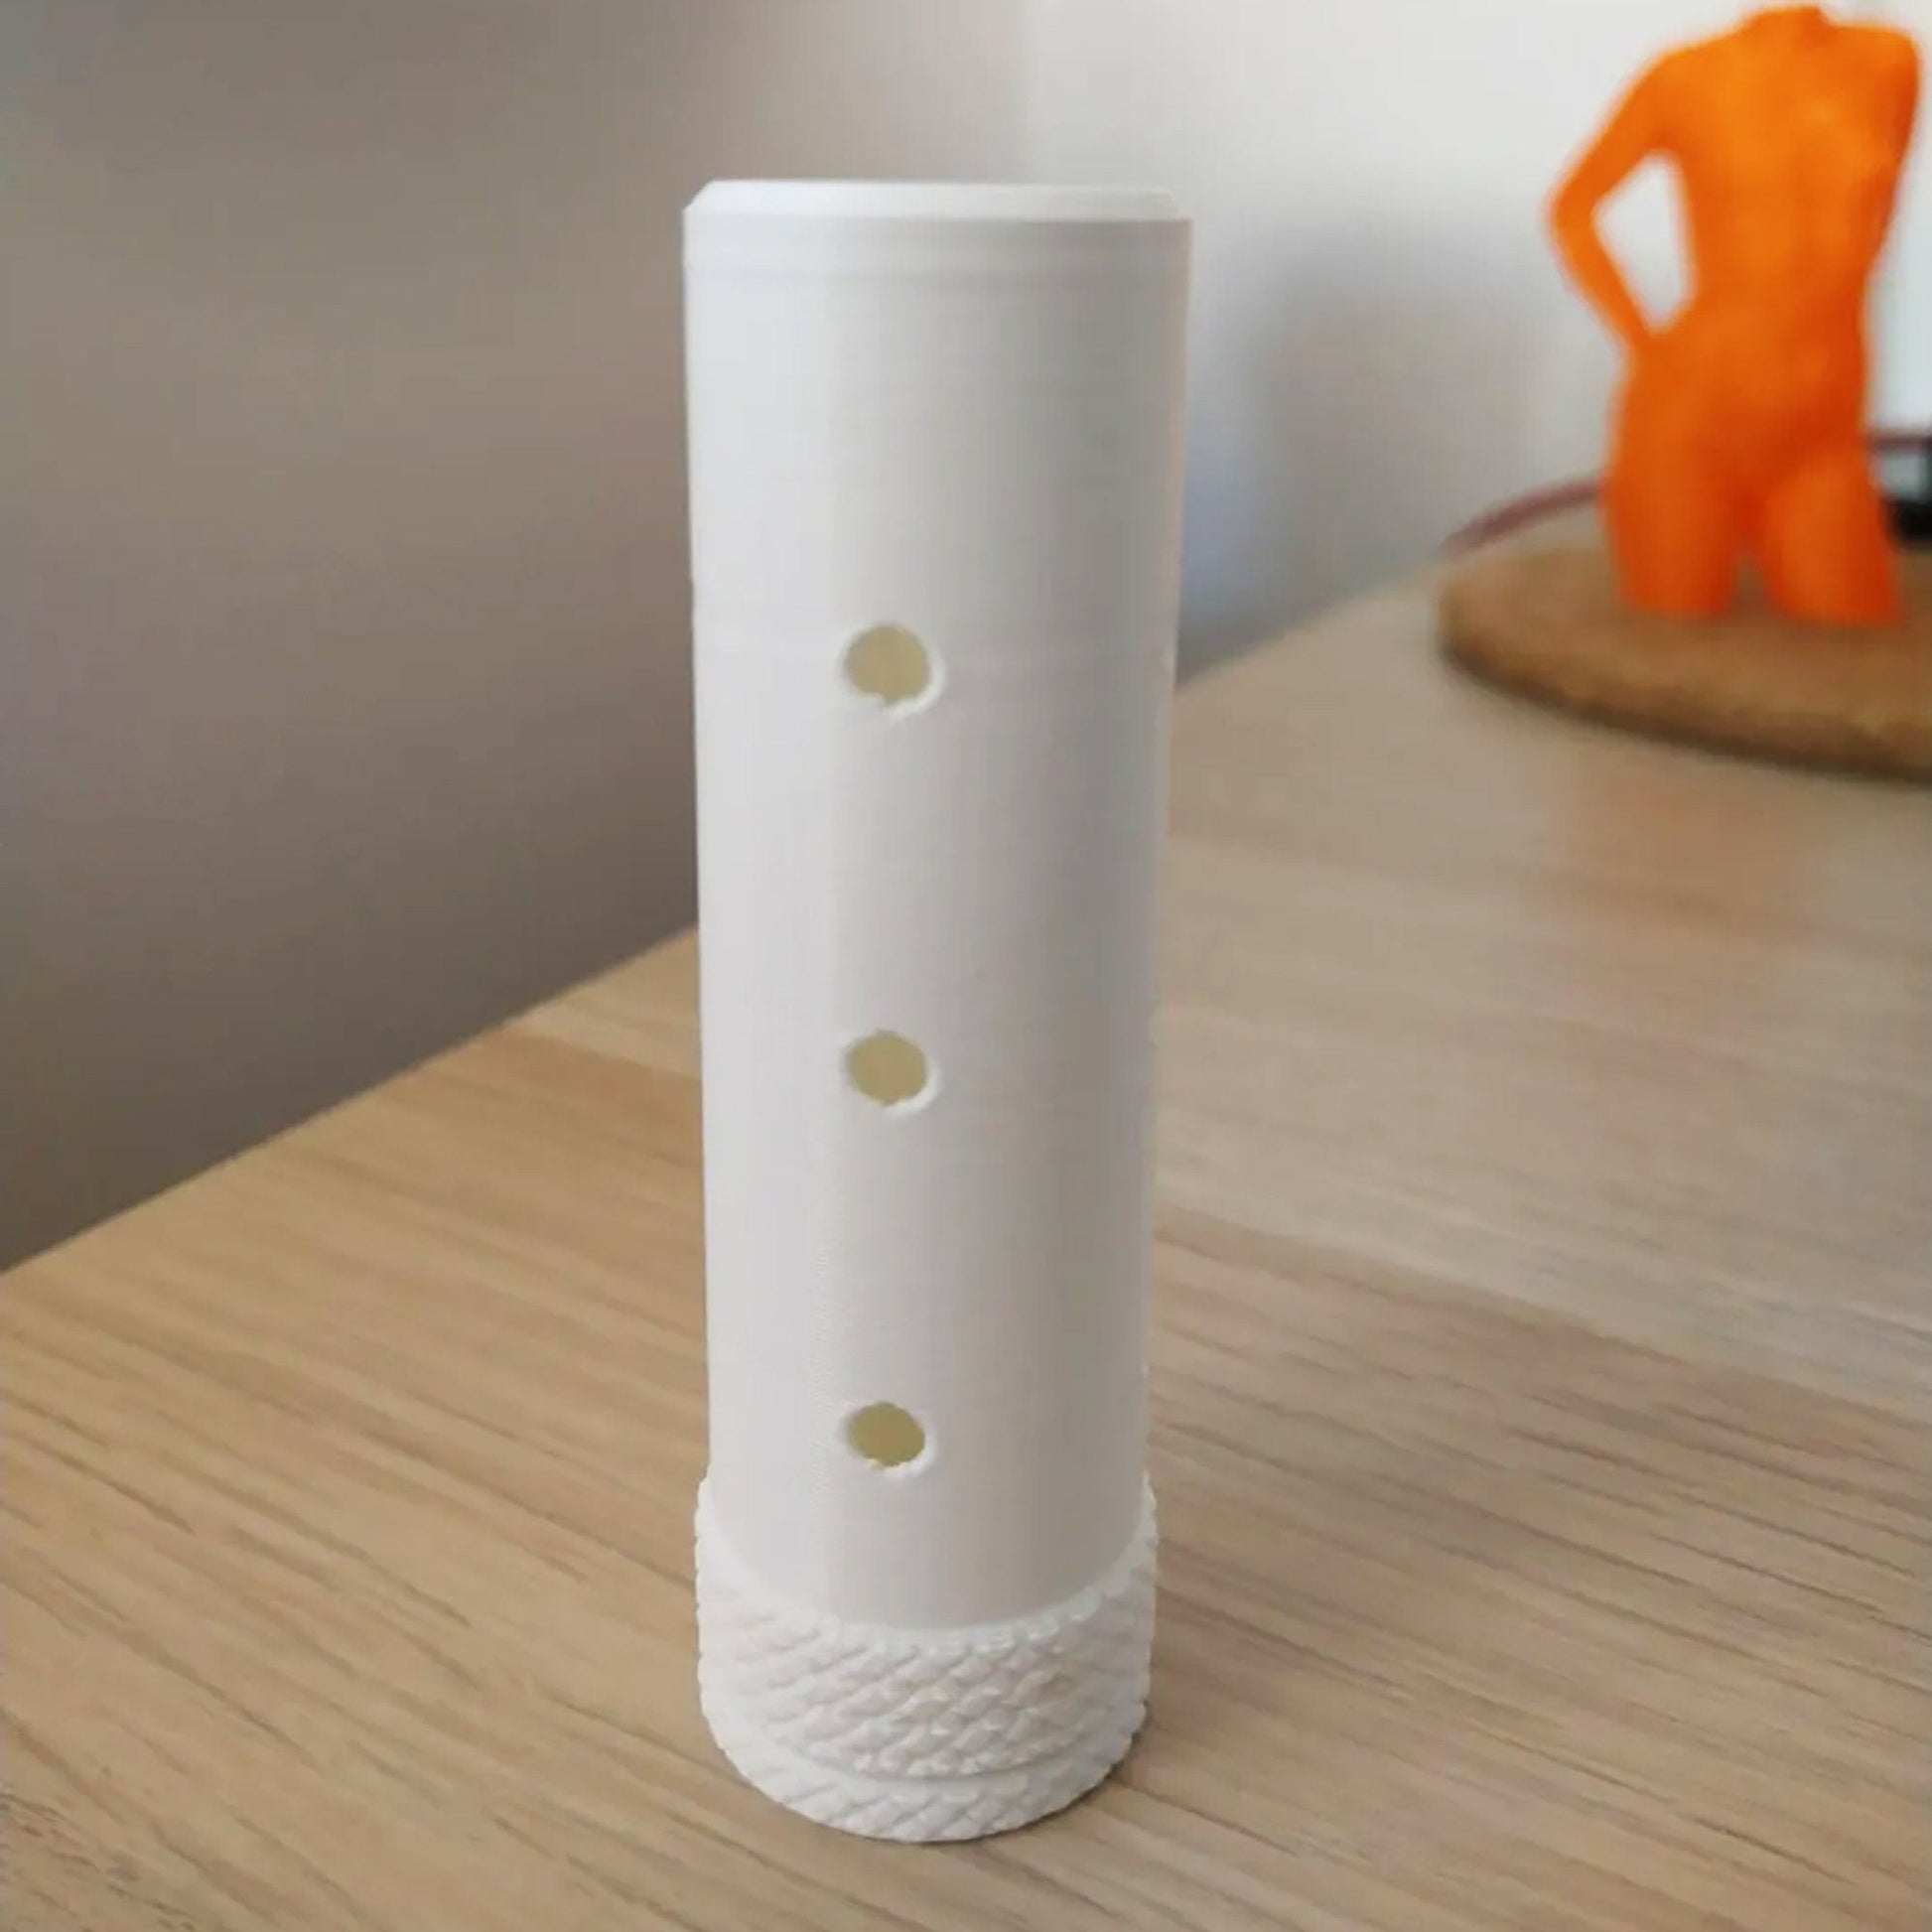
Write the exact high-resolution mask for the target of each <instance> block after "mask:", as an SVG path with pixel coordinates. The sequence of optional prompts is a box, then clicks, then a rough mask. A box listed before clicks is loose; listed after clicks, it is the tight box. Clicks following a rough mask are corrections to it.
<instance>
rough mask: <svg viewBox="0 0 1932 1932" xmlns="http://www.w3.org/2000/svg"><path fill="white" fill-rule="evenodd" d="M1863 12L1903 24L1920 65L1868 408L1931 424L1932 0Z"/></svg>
mask: <svg viewBox="0 0 1932 1932" xmlns="http://www.w3.org/2000/svg"><path fill="white" fill-rule="evenodd" d="M1865 11H1868V12H1870V13H1872V14H1874V15H1877V16H1878V17H1880V18H1882V19H1885V20H1888V21H1890V22H1891V23H1892V24H1893V25H1894V26H1898V27H1902V28H1904V29H1905V31H1906V32H1907V33H1908V34H1910V35H1911V36H1912V37H1913V39H1915V40H1916V41H1917V42H1918V45H1919V61H1920V67H1921V78H1920V86H1921V96H1920V100H1919V124H1918V138H1917V140H1916V141H1915V143H1914V144H1913V148H1912V156H1911V160H1910V162H1909V163H1908V164H1907V167H1906V173H1905V180H1904V182H1903V184H1902V185H1901V187H1900V189H1899V197H1898V210H1897V212H1896V214H1895V215H1894V216H1893V218H1892V232H1891V247H1890V249H1889V250H1888V252H1887V255H1886V259H1885V265H1884V269H1883V271H1882V273H1881V275H1880V278H1879V284H1878V303H1877V323H1878V369H1877V374H1876V377H1875V378H1874V380H1873V383H1872V391H1873V393H1872V404H1873V413H1874V415H1875V416H1876V417H1877V419H1878V420H1879V421H1880V422H1882V423H1886V424H1889V425H1891V426H1894V427H1897V428H1901V429H1918V430H1932V0H1880V4H1878V5H1876V6H1873V7H1870V8H1868V9H1866V10H1865Z"/></svg>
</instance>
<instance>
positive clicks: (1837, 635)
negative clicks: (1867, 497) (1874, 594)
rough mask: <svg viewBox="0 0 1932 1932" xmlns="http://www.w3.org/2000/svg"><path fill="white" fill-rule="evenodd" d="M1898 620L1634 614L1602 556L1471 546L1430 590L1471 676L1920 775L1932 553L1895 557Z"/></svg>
mask: <svg viewBox="0 0 1932 1932" xmlns="http://www.w3.org/2000/svg"><path fill="white" fill-rule="evenodd" d="M1903 561H1904V567H1905V581H1906V599H1907V606H1908V609H1907V614H1906V616H1905V618H1904V619H1903V621H1900V622H1898V623H1896V624H1891V625H1887V626H1885V627H1883V628H1880V629H1863V630H1861V629H1839V628H1832V627H1826V626H1821V625H1816V624H1803V623H1797V622H1794V621H1791V620H1789V619H1786V618H1781V617H1779V616H1778V615H1777V613H1776V612H1774V611H1772V610H1770V609H1768V608H1767V607H1766V606H1765V604H1764V603H1763V601H1762V599H1761V597H1757V596H1756V595H1755V594H1751V596H1749V597H1747V600H1746V601H1745V603H1744V604H1743V605H1742V606H1740V608H1739V610H1738V611H1737V612H1736V614H1735V615H1734V616H1730V617H1725V618H1719V619H1712V620H1709V621H1687V620H1677V619H1669V618H1652V617H1645V616H1643V615H1642V614H1640V613H1638V612H1634V611H1629V610H1626V609H1625V608H1624V606H1623V604H1622V603H1621V601H1620V600H1619V599H1618V597H1617V592H1616V584H1615V580H1614V578H1613V577H1612V575H1611V571H1610V563H1609V559H1608V557H1607V556H1606V555H1605V554H1604V552H1603V551H1602V550H1600V549H1596V548H1581V547H1568V548H1561V549H1544V550H1497V551H1489V552H1483V553H1481V554H1478V555H1476V556H1473V557H1470V558H1468V559H1467V560H1466V561H1464V562H1462V563H1460V564H1458V565H1456V566H1455V567H1454V568H1453V569H1452V570H1451V571H1450V573H1449V577H1448V579H1447V581H1446V582H1445V584H1444V587H1443V593H1442V605H1441V613H1442V633H1443V646H1444V648H1445V649H1446V650H1447V651H1448V652H1449V656H1450V657H1452V658H1454V659H1455V660H1456V661H1457V662H1458V663H1460V664H1463V665H1465V666H1466V667H1467V668H1468V669H1470V670H1471V671H1474V672H1476V673H1477V674H1478V675H1479V676H1482V677H1485V678H1489V679H1492V680H1493V681H1494V682H1496V683H1498V684H1503V685H1507V686H1508V687H1509V688H1510V689H1512V690H1515V691H1520V692H1523V693H1525V694H1527V695H1529V696H1531V697H1537V698H1542V699H1544V700H1546V701H1547V702H1549V703H1551V704H1556V705H1561V706H1563V707H1564V708H1565V709H1567V710H1571V711H1579V712H1585V713H1587V714H1588V715H1589V716H1591V717H1595V718H1605V719H1609V720H1611V721H1612V722H1614V723H1616V724H1619V725H1628V726H1630V727H1632V728H1633V729H1635V730H1638V731H1647V732H1654V733H1658V734H1661V735H1663V736H1665V737H1670V738H1682V739H1692V740H1695V741H1697V742H1698V743H1700V744H1705V745H1716V746H1722V747H1724V748H1725V749H1726V750H1730V751H1738V752H1750V753H1755V754H1757V755H1758V756H1759V757H1762V758H1771V759H1789V760H1792V761H1795V762H1798V763H1804V764H1829V765H1837V766H1841V767H1850V768H1853V769H1857V770H1861V771H1876V772H1883V773H1886V774H1889V775H1891V776H1899V777H1911V778H1917V779H1919V780H1921V781H1922V782H1932V555H1928V554H1927V553H1925V552H1922V551H1921V552H1910V551H1908V552H1906V553H1905V555H1904V559H1903Z"/></svg>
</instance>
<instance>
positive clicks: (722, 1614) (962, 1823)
mask: <svg viewBox="0 0 1932 1932" xmlns="http://www.w3.org/2000/svg"><path fill="white" fill-rule="evenodd" d="M1155 1545H1156V1536H1155V1520H1154V1498H1153V1496H1152V1494H1149V1495H1147V1497H1146V1498H1145V1501H1144V1503H1143V1505H1142V1511H1141V1520H1140V1522H1139V1524H1138V1526H1137V1527H1136V1529H1135V1533H1134V1536H1133V1538H1132V1540H1131V1541H1130V1543H1129V1544H1128V1547H1127V1548H1126V1549H1125V1550H1124V1551H1123V1552H1122V1553H1121V1555H1120V1557H1119V1558H1118V1559H1117V1560H1116V1561H1115V1562H1114V1564H1113V1565H1112V1567H1111V1568H1110V1569H1108V1571H1107V1572H1106V1573H1105V1574H1104V1575H1103V1576H1101V1577H1100V1578H1099V1579H1097V1580H1096V1581H1095V1582H1094V1583H1093V1584H1092V1585H1091V1586H1090V1587H1087V1588H1086V1589H1083V1590H1081V1591H1079V1592H1078V1593H1077V1594H1076V1595H1074V1596H1070V1597H1068V1598H1066V1600H1065V1601H1064V1602H1061V1603H1056V1604H1054V1605H1052V1606H1051V1607H1050V1608H1048V1609H1045V1610H1041V1611H1038V1612H1037V1613H1035V1615H1033V1616H1029V1617H1022V1618H1016V1619H1014V1620H1012V1621H1009V1622H1004V1623H989V1624H976V1625H972V1626H970V1627H968V1628H964V1629H952V1630H917V1631H907V1630H897V1629H893V1628H889V1627H885V1626H881V1625H877V1624H860V1623H849V1622H844V1621H841V1620H840V1619H839V1618H836V1617H831V1616H825V1615H822V1614H819V1613H816V1612H814V1611H812V1610H810V1609H808V1608H807V1607H805V1606H803V1605H801V1604H798V1603H796V1602H793V1601H791V1600H790V1599H788V1598H785V1597H782V1596H779V1595H778V1594H777V1593H776V1592H774V1591H772V1590H770V1589H768V1588H767V1587H764V1585H762V1584H761V1583H760V1582H759V1580H758V1579H757V1578H756V1577H755V1576H753V1575H752V1574H751V1573H750V1572H749V1571H748V1570H747V1569H746V1567H745V1565H744V1564H743V1563H742V1562H741V1561H740V1560H739V1558H738V1556H737V1554H736V1552H735V1551H733V1550H732V1548H731V1546H730V1544H729V1543H728V1542H727V1541H726V1539H725V1537H724V1535H723V1533H722V1532H721V1530H720V1528H719V1525H718V1523H717V1521H716V1518H715V1516H714V1514H713V1512H712V1510H711V1508H710V1505H709V1500H708V1496H707V1493H706V1491H705V1489H704V1488H702V1487H701V1488H700V1489H699V1491H698V1698H699V1702H700V1704H701V1705H702V1706H703V1708H704V1715H705V1722H706V1723H707V1724H708V1725H710V1726H711V1732H712V1735H713V1736H714V1737H715V1738H716V1739H717V1740H718V1745H719V1748H720V1749H721V1750H722V1751H723V1752H724V1753H725V1755H726V1756H727V1757H728V1758H730V1760H731V1761H732V1763H733V1765H734V1766H735V1767H736V1768H737V1769H738V1771H739V1772H740V1774H741V1775H742V1776H743V1777H744V1778H745V1779H746V1780H747V1782H748V1783H750V1784H752V1785H755V1786H756V1787H757V1788H758V1789H759V1791H762V1792H763V1793H764V1794H765V1796H766V1797H769V1798H773V1799H775V1800H776V1801H777V1802H778V1803H779V1804H781V1805H784V1806H786V1807H787V1808H788V1809H790V1810H792V1811H796V1812H799V1813H801V1814H802V1815H803V1816H805V1817H807V1818H810V1819H813V1820H815V1821H816V1822H817V1823H819V1824H821V1825H831V1826H834V1827H836V1828H837V1829H838V1830H840V1831H846V1832H856V1833H858V1834H860V1835H861V1836H863V1837H867V1838H887V1839H898V1840H901V1841H906V1842H915V1843H930V1842H933V1841H937V1840H942V1839H964V1838H985V1837H988V1836H990V1835H991V1834H992V1833H995V1832H1007V1831H1012V1830H1014V1829H1016V1828H1017V1827H1018V1826H1021V1825H1028V1824H1031V1823H1032V1822H1033V1821H1034V1820H1035V1819H1036V1818H1044V1817H1045V1816H1047V1814H1048V1813H1050V1812H1055V1811H1058V1810H1060V1809H1061V1808H1062V1807H1063V1806H1065V1805H1069V1804H1071V1803H1072V1802H1073V1800H1074V1799H1075V1798H1077V1797H1079V1796H1080V1795H1081V1794H1082V1793H1083V1792H1086V1791H1090V1790H1091V1789H1092V1788H1093V1787H1094V1786H1095V1785H1096V1784H1098V1783H1099V1782H1100V1781H1101V1779H1102V1778H1104V1777H1105V1776H1106V1775H1107V1773H1108V1772H1109V1771H1110V1770H1111V1769H1112V1768H1113V1767H1114V1765H1115V1764H1117V1763H1118V1762H1119V1761H1120V1759H1121V1758H1122V1757H1123V1756H1124V1755H1125V1754H1126V1751H1127V1747H1128V1745H1129V1744H1130V1743H1132V1742H1133V1739H1134V1733H1135V1732H1136V1731H1137V1730H1138V1729H1139V1728H1140V1725H1141V1721H1142V1719H1143V1717H1144V1716H1145V1714H1146V1711H1147V1693H1148V1667H1149V1662H1150V1659H1151V1657H1152V1654H1153V1647H1154V1570H1155Z"/></svg>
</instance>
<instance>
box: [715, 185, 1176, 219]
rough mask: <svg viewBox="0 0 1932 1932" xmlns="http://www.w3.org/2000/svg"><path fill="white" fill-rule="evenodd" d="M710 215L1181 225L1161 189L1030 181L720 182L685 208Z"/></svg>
mask: <svg viewBox="0 0 1932 1932" xmlns="http://www.w3.org/2000/svg"><path fill="white" fill-rule="evenodd" d="M687 211H688V212H689V213H691V214H693V215H699V216H704V217H707V218H709V217H715V216H724V217H730V216H733V215H750V216H757V217H769V216H773V215H778V216H784V217H787V218H791V219H798V220H827V221H882V222H891V221H1011V222H1020V223H1042V224H1049V225H1050V224H1053V223H1075V224H1081V225H1086V224H1091V223H1104V222H1121V223H1146V222H1158V223H1168V222H1172V223H1174V224H1183V223H1185V221H1186V218H1187V217H1186V215H1185V214H1184V213H1183V212H1182V211H1181V209H1180V207H1178V206H1177V205H1176V203H1175V202H1174V200H1173V197H1172V196H1170V195H1167V194H1164V193H1163V192H1162V191H1161V190H1159V189H1150V188H1113V187H1073V186H1047V185H1040V184H1035V183H1026V182H951V181H714V182H712V183H711V184H710V185H709V186H708V187H706V188H702V189H700V190H699V191H698V194H697V197H696V198H695V199H694V200H693V201H692V203H691V205H690V207H689V209H688V210H687Z"/></svg>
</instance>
